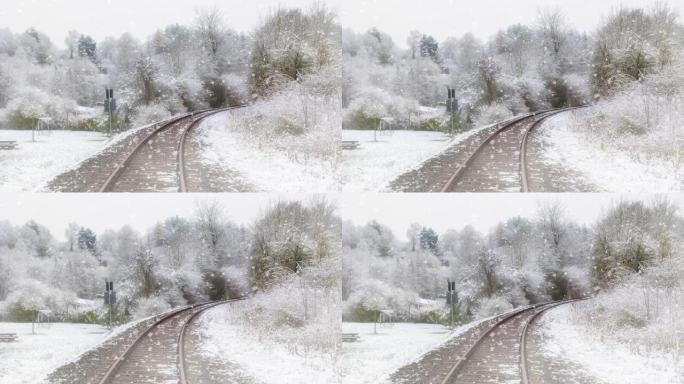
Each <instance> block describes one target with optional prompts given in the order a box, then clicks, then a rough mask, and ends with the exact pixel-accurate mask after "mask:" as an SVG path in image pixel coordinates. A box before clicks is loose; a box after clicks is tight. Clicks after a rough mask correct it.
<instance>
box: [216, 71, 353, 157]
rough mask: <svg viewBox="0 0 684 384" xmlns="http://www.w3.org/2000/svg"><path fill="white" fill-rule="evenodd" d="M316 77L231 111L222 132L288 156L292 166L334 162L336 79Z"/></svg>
mask: <svg viewBox="0 0 684 384" xmlns="http://www.w3.org/2000/svg"><path fill="white" fill-rule="evenodd" d="M327 73H328V70H326V69H323V70H322V71H321V72H320V73H319V74H312V75H309V76H304V77H303V78H302V79H301V81H299V82H290V83H289V84H288V85H287V86H284V87H283V88H282V90H281V91H279V92H277V93H275V94H272V95H271V96H270V97H268V98H264V99H259V100H258V101H256V102H254V103H253V104H252V105H250V106H249V107H248V108H243V109H239V110H235V111H232V112H231V114H230V117H229V119H228V122H227V124H226V126H225V129H230V130H237V131H238V132H239V133H240V134H241V135H242V136H243V138H244V139H245V140H246V141H248V142H250V143H252V144H253V145H255V146H258V147H260V148H262V147H266V148H271V149H274V150H277V151H281V152H284V153H286V154H287V156H288V158H290V159H292V161H294V162H299V163H306V162H307V161H308V160H309V159H315V160H317V161H318V160H321V159H322V160H328V161H331V162H334V161H335V160H336V158H337V156H338V154H339V145H338V143H339V139H340V132H339V127H340V97H339V92H338V86H337V85H335V84H339V82H338V81H336V80H335V79H336V78H339V76H337V77H328V76H325V75H326V74H327Z"/></svg>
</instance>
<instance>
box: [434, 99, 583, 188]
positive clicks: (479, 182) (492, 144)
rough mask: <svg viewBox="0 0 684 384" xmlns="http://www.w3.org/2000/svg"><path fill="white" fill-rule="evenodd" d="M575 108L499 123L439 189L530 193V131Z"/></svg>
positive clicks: (538, 113)
mask: <svg viewBox="0 0 684 384" xmlns="http://www.w3.org/2000/svg"><path fill="white" fill-rule="evenodd" d="M574 109H576V107H573V108H564V109H558V110H549V111H542V112H536V113H533V114H530V115H525V116H523V117H519V118H515V119H513V120H510V121H508V122H506V123H505V124H502V125H501V126H500V127H499V128H497V129H496V130H495V131H494V132H492V133H491V134H490V135H489V136H487V137H486V138H485V139H484V140H483V141H482V142H481V143H480V144H479V145H478V146H477V147H476V148H475V149H474V150H473V151H472V152H471V153H470V154H468V156H467V158H466V160H465V161H464V162H463V163H462V164H461V165H460V166H457V167H456V170H455V171H454V172H453V174H452V175H451V177H450V178H449V180H448V181H447V183H446V184H445V185H444V186H443V187H442V189H441V192H487V191H490V192H491V191H500V190H502V189H503V190H507V191H520V192H530V181H529V172H528V166H527V147H528V142H529V139H530V136H531V133H532V132H533V131H534V130H535V129H537V128H538V127H539V126H541V124H542V123H543V122H544V121H546V120H547V119H548V118H550V117H552V116H555V115H557V114H560V113H563V112H567V111H570V110H574ZM513 175H516V176H513Z"/></svg>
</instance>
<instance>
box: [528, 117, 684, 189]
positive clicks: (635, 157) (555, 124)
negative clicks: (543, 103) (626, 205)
mask: <svg viewBox="0 0 684 384" xmlns="http://www.w3.org/2000/svg"><path fill="white" fill-rule="evenodd" d="M574 126H575V122H574V117H573V114H572V113H562V114H560V115H557V116H554V117H552V118H550V119H549V120H547V121H546V122H545V123H544V124H543V127H542V128H541V129H540V130H539V132H540V133H542V134H543V135H544V140H545V142H546V143H548V144H550V147H547V148H546V149H545V151H544V154H543V156H544V158H545V159H546V160H547V161H549V162H551V163H553V164H558V165H560V166H562V167H569V168H571V169H573V170H575V171H577V172H579V173H580V174H582V175H583V176H584V177H585V178H586V180H587V181H588V182H589V183H591V184H593V185H596V186H597V187H599V188H601V189H602V190H604V191H606V192H621V193H628V192H632V193H664V192H673V191H682V190H684V169H678V168H677V167H676V166H675V165H674V164H673V163H668V162H665V161H663V160H661V159H657V158H648V157H647V156H646V155H644V154H641V155H640V154H639V153H634V152H630V153H628V152H626V151H621V150H618V149H614V148H610V146H607V145H602V144H601V143H600V142H599V141H597V140H592V137H589V136H588V135H587V134H585V133H583V132H578V131H576V130H575V129H574V128H573V127H574Z"/></svg>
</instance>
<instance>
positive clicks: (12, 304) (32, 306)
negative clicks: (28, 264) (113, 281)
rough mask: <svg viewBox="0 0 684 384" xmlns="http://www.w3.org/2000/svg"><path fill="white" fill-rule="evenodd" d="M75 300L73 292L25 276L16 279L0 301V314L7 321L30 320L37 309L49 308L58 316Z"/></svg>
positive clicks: (35, 314) (63, 313) (62, 314)
mask: <svg viewBox="0 0 684 384" xmlns="http://www.w3.org/2000/svg"><path fill="white" fill-rule="evenodd" d="M75 302H76V294H75V293H73V292H69V291H65V290H62V289H59V288H57V287H54V286H52V285H48V284H47V283H44V282H41V281H38V280H34V279H31V278H28V277H27V278H23V279H17V280H16V286H14V287H13V289H12V292H11V293H10V294H9V295H8V296H7V298H5V300H3V301H0V316H1V317H2V318H5V319H6V320H9V321H32V320H34V319H35V318H36V316H37V313H38V311H39V310H49V311H51V312H52V313H53V314H55V315H56V316H57V318H59V317H61V316H64V315H66V313H68V311H69V306H72V305H73V304H74V303H75Z"/></svg>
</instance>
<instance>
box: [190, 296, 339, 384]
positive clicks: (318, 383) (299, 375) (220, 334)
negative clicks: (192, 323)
mask: <svg viewBox="0 0 684 384" xmlns="http://www.w3.org/2000/svg"><path fill="white" fill-rule="evenodd" d="M198 324H199V326H200V327H201V331H200V332H201V335H202V336H203V337H204V340H203V341H204V342H203V348H204V353H206V354H207V355H208V356H211V357H212V358H214V359H215V358H216V357H219V358H224V359H226V362H227V363H232V364H237V365H238V366H240V367H241V369H242V370H243V373H244V374H246V376H248V377H252V378H254V379H256V380H257V381H259V382H262V383H265V384H269V383H273V384H300V383H308V384H328V383H335V382H336V381H337V380H336V372H335V367H336V364H335V358H334V351H331V352H330V353H317V352H312V351H309V352H301V351H300V353H297V352H296V346H288V345H285V344H282V343H276V342H268V341H266V340H263V339H262V340H259V338H258V337H257V336H255V335H253V334H251V333H250V332H249V331H246V330H244V329H241V328H240V326H238V325H235V324H233V323H232V322H231V320H230V316H229V315H228V312H227V311H225V310H224V308H222V307H221V306H219V307H217V308H213V309H211V310H209V311H207V313H205V314H204V315H202V317H201V318H200V321H199V323H198Z"/></svg>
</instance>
